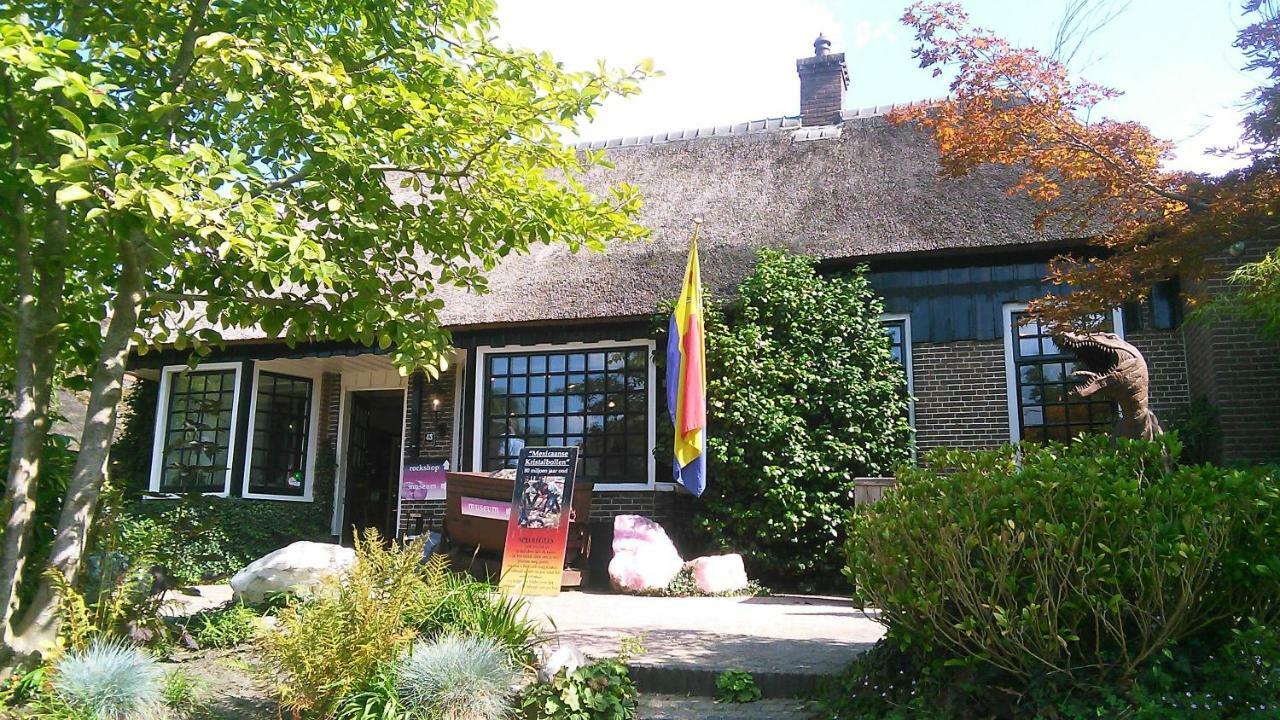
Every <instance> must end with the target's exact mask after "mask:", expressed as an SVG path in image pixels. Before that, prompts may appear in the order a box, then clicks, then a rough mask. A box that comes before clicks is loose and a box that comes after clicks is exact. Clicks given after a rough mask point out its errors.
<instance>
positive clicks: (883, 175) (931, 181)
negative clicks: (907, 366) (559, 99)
mask: <svg viewBox="0 0 1280 720" xmlns="http://www.w3.org/2000/svg"><path fill="white" fill-rule="evenodd" d="M884 110H886V109H885V108H875V109H871V110H863V111H846V113H845V120H844V122H843V123H842V124H841V125H838V126H826V127H801V126H800V120H799V118H798V117H789V118H775V119H771V120H761V121H756V122H753V123H743V124H741V125H736V126H722V127H718V128H705V129H702V130H696V131H686V132H677V133H666V134H663V135H656V136H649V137H639V138H626V139H623V140H616V141H608V142H601V143H590V144H586V145H584V147H591V148H593V149H594V148H600V147H604V148H607V151H608V157H609V160H610V161H611V162H612V163H613V164H614V166H615V167H614V168H613V169H605V168H595V169H593V170H592V171H591V172H590V173H589V174H588V176H587V178H586V180H587V183H588V185H589V186H591V187H598V188H600V189H601V190H602V191H603V190H604V189H605V188H607V187H609V186H610V185H612V184H614V183H617V182H622V181H625V182H629V183H632V184H634V185H636V186H637V187H638V188H639V190H640V192H641V194H642V195H643V197H644V208H643V210H642V212H641V215H640V222H641V223H642V224H644V225H645V226H646V227H648V228H649V229H650V230H651V231H652V236H651V237H650V238H649V239H647V240H645V241H641V242H635V243H627V244H619V243H615V244H612V245H611V246H610V247H609V249H608V250H607V252H605V253H604V254H597V253H588V252H582V253H578V254H576V255H575V254H572V253H569V252H568V251H567V250H566V249H565V248H564V247H561V246H550V247H548V246H537V247H535V248H534V249H533V251H532V254H531V255H529V256H514V257H511V258H508V259H507V260H506V261H504V262H503V263H502V264H501V265H500V266H499V267H498V268H497V269H496V270H494V271H493V272H491V273H489V280H490V284H491V290H492V291H491V292H490V293H489V294H487V295H484V296H474V295H469V294H466V293H462V292H455V291H452V290H449V291H446V292H445V293H444V297H445V300H446V306H445V309H444V312H443V319H444V321H445V323H446V324H448V325H451V326H465V325H475V324H488V323H510V322H520V321H537V320H544V321H545V320H567V319H590V318H608V317H621V316H637V315H647V314H649V313H652V312H653V311H654V310H655V309H656V308H657V307H658V305H659V303H660V302H661V301H662V300H664V299H669V298H671V297H672V296H674V295H675V294H676V292H677V291H678V289H679V284H680V276H681V274H682V273H683V271H684V264H685V259H686V257H687V253H688V241H689V233H690V230H691V228H692V219H693V218H694V217H695V216H696V217H701V218H703V225H702V231H701V240H700V243H699V245H700V247H701V250H702V255H701V260H702V268H703V271H702V274H703V281H704V283H705V284H706V285H707V287H708V289H709V290H710V291H711V292H713V293H718V294H725V293H727V292H729V291H731V290H732V288H733V287H734V286H736V285H737V284H738V283H739V282H740V281H741V280H742V279H743V278H744V277H745V276H746V275H747V274H748V273H749V272H750V270H751V267H752V263H753V260H754V258H755V255H756V252H757V251H758V250H759V249H760V248H762V247H786V248H790V249H792V250H796V251H800V252H803V253H806V254H809V255H813V256H815V257H817V258H819V259H825V260H830V259H840V258H868V259H870V258H879V257H884V256H892V255H904V254H912V253H924V254H930V255H932V254H935V253H943V252H946V253H956V252H973V251H982V250H985V251H988V252H989V251H992V250H997V249H999V248H1004V247H1011V246H1024V245H1028V244H1040V243H1046V242H1049V241H1051V240H1052V238H1049V237H1046V236H1044V235H1041V234H1038V233H1037V232H1035V230H1034V229H1033V227H1032V216H1033V214H1034V209H1033V207H1032V205H1031V203H1030V202H1029V201H1028V200H1027V199H1026V198H1025V197H1010V196H1009V195H1007V193H1006V189H1007V188H1008V187H1009V186H1010V185H1011V184H1012V182H1013V181H1014V177H1013V176H1012V175H1011V173H1010V172H1009V171H1008V170H1004V169H997V168H992V169H988V170H982V171H979V172H976V173H974V174H973V175H972V176H970V177H967V178H964V179H956V180H950V179H948V180H943V179H939V177H938V163H937V151H936V149H935V148H934V146H933V145H932V144H931V142H930V140H929V139H928V138H927V137H926V136H925V135H924V134H923V133H922V132H921V131H920V130H919V129H917V128H914V127H911V126H903V125H893V124H891V123H889V122H888V121H887V120H886V119H885V118H884V115H883V111H884Z"/></svg>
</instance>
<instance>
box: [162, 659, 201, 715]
mask: <svg viewBox="0 0 1280 720" xmlns="http://www.w3.org/2000/svg"><path fill="white" fill-rule="evenodd" d="M206 696H207V690H206V688H205V685H204V683H202V682H201V681H200V680H198V679H196V678H194V677H192V676H191V675H189V674H187V673H186V672H184V671H183V670H182V669H175V670H170V671H169V672H167V673H165V675H164V688H163V689H162V690H161V697H162V699H163V702H164V705H165V707H167V708H169V710H170V711H172V712H173V713H175V714H177V715H178V717H193V716H196V715H199V714H200V713H201V712H202V711H203V710H204V706H205V700H206Z"/></svg>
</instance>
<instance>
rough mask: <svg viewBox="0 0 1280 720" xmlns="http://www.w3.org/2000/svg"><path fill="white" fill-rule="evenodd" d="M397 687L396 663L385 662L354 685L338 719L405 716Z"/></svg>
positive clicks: (386, 719)
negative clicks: (370, 674)
mask: <svg viewBox="0 0 1280 720" xmlns="http://www.w3.org/2000/svg"><path fill="white" fill-rule="evenodd" d="M405 714H406V713H405V708H404V706H403V705H401V704H400V694H399V692H398V690H397V688H396V673H395V664H394V663H383V664H381V665H379V666H378V667H377V670H376V671H375V672H374V673H373V675H372V676H370V677H368V678H365V679H364V680H363V681H362V682H360V683H358V684H356V685H355V686H353V687H352V690H351V692H349V693H348V694H347V695H345V696H343V698H342V699H341V700H340V701H339V702H338V708H337V710H336V711H335V712H334V716H333V717H334V720H404V717H405Z"/></svg>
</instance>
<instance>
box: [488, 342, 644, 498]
mask: <svg viewBox="0 0 1280 720" xmlns="http://www.w3.org/2000/svg"><path fill="white" fill-rule="evenodd" d="M649 352H650V349H649V346H647V345H638V346H624V347H587V348H582V349H564V350H558V349H553V350H544V351H537V352H498V351H495V352H489V353H484V354H482V355H481V378H480V379H481V383H482V401H481V403H480V423H481V427H480V433H479V435H480V436H481V439H480V452H481V462H482V465H483V469H484V470H496V469H500V468H509V467H515V465H516V461H517V459H518V458H519V455H520V449H521V448H523V447H525V446H526V445H529V446H540V445H549V446H557V445H571V446H577V447H578V448H580V453H579V454H580V457H581V466H580V468H579V471H580V473H581V478H582V480H583V481H585V482H591V483H605V484H614V483H627V484H647V483H648V482H649V461H650V459H651V457H652V446H651V442H650V440H651V437H650V417H649V392H650V387H649V385H650V378H649Z"/></svg>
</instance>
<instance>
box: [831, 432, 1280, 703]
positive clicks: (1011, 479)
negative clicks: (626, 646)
mask: <svg viewBox="0 0 1280 720" xmlns="http://www.w3.org/2000/svg"><path fill="white" fill-rule="evenodd" d="M1180 451H1181V446H1180V443H1179V442H1178V440H1177V438H1176V437H1174V436H1170V435H1166V436H1163V437H1161V438H1159V439H1157V440H1156V441H1152V442H1144V441H1126V440H1112V439H1110V438H1106V437H1101V436H1093V437H1083V438H1078V439H1076V440H1075V441H1073V442H1072V443H1071V444H1070V445H1067V446H1063V445H1056V444H1051V445H1048V446H1036V445H1023V446H1020V447H1019V448H1006V449H1001V450H995V451H978V452H974V451H937V452H934V453H930V454H929V455H928V456H927V457H926V458H925V460H924V467H921V468H905V469H903V470H901V471H900V473H899V476H898V480H899V485H898V487H897V488H896V489H895V490H894V491H893V492H892V493H889V494H887V495H886V496H885V498H884V499H883V500H881V501H880V502H879V503H877V504H876V505H874V506H871V507H869V508H863V509H860V510H859V511H858V512H857V513H856V514H855V517H854V520H853V527H852V531H851V534H850V539H849V543H848V554H849V571H848V574H849V577H850V579H851V580H852V581H853V582H854V584H855V587H856V588H857V598H856V600H857V601H858V602H859V603H861V604H863V605H867V606H874V607H876V608H877V609H878V610H879V612H880V618H881V619H882V620H883V621H884V622H886V623H887V624H888V626H889V632H888V636H887V641H886V644H885V646H884V647H883V648H880V649H878V650H877V651H876V652H873V653H871V654H870V655H868V657H867V658H866V659H864V660H863V661H861V662H860V663H859V664H858V667H857V668H856V669H855V671H853V673H852V674H851V675H850V676H848V677H846V678H845V679H844V681H843V682H844V686H843V688H842V691H841V692H837V693H835V694H834V697H836V698H837V699H839V698H845V700H840V701H839V702H837V703H836V704H835V705H834V707H837V708H839V709H842V710H843V712H845V713H846V714H845V715H843V716H849V715H851V714H852V715H855V716H859V715H857V713H855V712H854V710H855V709H857V708H861V709H860V710H858V712H859V713H864V714H865V716H866V717H886V718H888V717H895V718H896V717H915V715H911V714H910V713H909V712H906V710H903V712H904V713H905V714H901V715H895V714H894V712H897V710H894V711H893V712H890V709H891V708H894V707H898V706H901V707H902V708H908V709H912V708H917V706H918V709H920V711H921V712H922V713H924V712H928V713H936V714H923V715H920V717H952V716H958V717H968V716H974V717H987V716H996V717H1035V716H1036V714H1037V713H1039V712H1041V711H1044V712H1049V711H1048V710H1046V708H1053V711H1052V712H1054V713H1063V714H1062V715H1046V717H1081V718H1083V717H1086V716H1088V717H1095V716H1111V714H1122V713H1120V712H1119V710H1117V709H1116V708H1120V709H1124V708H1138V709H1141V708H1144V707H1147V706H1150V707H1151V708H1156V709H1153V710H1151V713H1154V714H1148V715H1145V717H1164V716H1165V715H1160V714H1159V713H1160V712H1166V711H1168V712H1173V709H1176V708H1175V706H1177V707H1181V706H1180V705H1178V703H1180V702H1181V701H1180V700H1178V698H1179V697H1181V698H1191V697H1195V696H1197V694H1200V695H1204V696H1205V698H1204V699H1208V695H1213V696H1214V697H1215V698H1218V699H1221V700H1223V701H1224V702H1226V698H1227V696H1231V697H1234V698H1235V699H1236V701H1239V699H1240V698H1247V697H1253V698H1255V699H1256V700H1257V703H1262V702H1264V701H1263V699H1262V697H1263V695H1265V694H1266V693H1274V691H1275V688H1276V687H1278V686H1277V684H1276V676H1275V675H1274V669H1273V668H1274V667H1275V666H1274V665H1273V663H1274V662H1275V660H1276V659H1277V658H1275V657H1273V656H1274V655H1275V652H1274V650H1275V649H1276V648H1280V644H1277V642H1276V640H1275V636H1274V634H1273V631H1272V630H1271V629H1270V628H1273V627H1274V623H1275V621H1276V619H1277V616H1278V613H1277V610H1278V609H1280V556H1278V555H1277V550H1278V549H1280V481H1278V479H1277V474H1276V471H1275V470H1274V469H1271V468H1254V469H1241V470H1229V469H1223V468H1217V467H1213V466H1210V465H1179V464H1177V463H1175V462H1174V461H1172V460H1171V458H1176V457H1178V456H1179V453H1180ZM1247 618H1256V622H1255V621H1252V620H1246V619H1247ZM1210 668H1216V670H1214V671H1213V672H1209V671H1208V669H1210ZM1253 672H1259V673H1262V675H1264V676H1265V677H1253V676H1252V675H1251V673H1253ZM1229 678H1236V679H1237V681H1238V684H1233V683H1235V682H1236V681H1231V680H1229ZM1268 678H1269V679H1268ZM1244 685H1249V686H1250V687H1256V688H1258V689H1259V691H1258V693H1259V694H1254V695H1250V693H1248V692H1245V690H1244V689H1243V686H1244ZM868 687H869V688H870V689H871V690H874V691H875V692H874V693H870V694H868V692H867V689H868ZM992 688H1000V689H1001V691H1000V692H995V693H993V692H991V690H992ZM1187 693H1191V694H1190V695H1188V694H1187ZM878 694H883V696H884V697H883V698H882V700H884V698H887V700H884V702H885V703H886V704H884V705H883V707H882V708H881V710H880V711H875V712H872V708H871V706H867V707H862V706H861V705H858V704H857V703H854V701H853V700H849V699H848V698H849V697H851V696H854V695H858V696H863V695H865V696H866V697H865V698H863V699H864V700H866V702H870V703H873V704H874V703H875V702H879V701H877V700H875V697H873V696H874V695H878ZM1175 696H1177V697H1175ZM846 701H847V703H853V704H847V703H846ZM1175 701H1177V702H1175ZM858 702H859V703H860V702H862V701H861V700H859V701H858ZM1215 702H1216V701H1215ZM1233 702H1234V701H1233ZM1170 703H1173V704H1172V705H1171V704H1170ZM1198 704H1199V703H1198ZM855 705H856V706H857V707H856V708H855ZM1171 708H1173V709H1171ZM1103 709H1105V713H1104V714H1103V715H1095V714H1092V713H1097V712H1102V711H1103ZM1126 712H1129V711H1128V710H1126ZM948 713H951V714H948ZM1073 713H1075V714H1073ZM1080 713H1083V714H1080ZM1139 716H1142V715H1141V713H1140V714H1139ZM1230 716H1231V715H1229V714H1228V715H1224V717H1230ZM833 717H834V715H833ZM1197 717H1198V716H1197Z"/></svg>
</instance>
